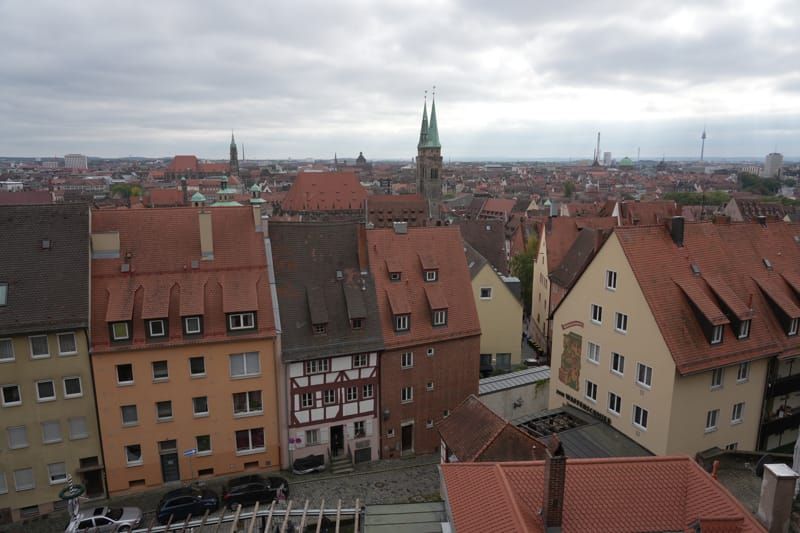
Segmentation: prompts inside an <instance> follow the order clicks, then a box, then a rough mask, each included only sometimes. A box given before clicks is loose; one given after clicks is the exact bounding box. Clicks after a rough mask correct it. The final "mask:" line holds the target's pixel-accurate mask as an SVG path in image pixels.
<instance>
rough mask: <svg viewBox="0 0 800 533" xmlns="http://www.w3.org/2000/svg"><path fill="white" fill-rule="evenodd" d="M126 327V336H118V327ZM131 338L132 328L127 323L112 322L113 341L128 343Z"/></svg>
mask: <svg viewBox="0 0 800 533" xmlns="http://www.w3.org/2000/svg"><path fill="white" fill-rule="evenodd" d="M119 325H123V326H125V335H124V336H122V335H117V326H119ZM130 338H131V328H130V326H128V323H127V322H124V321H123V322H112V323H111V339H112V340H115V341H126V340H128V339H130Z"/></svg>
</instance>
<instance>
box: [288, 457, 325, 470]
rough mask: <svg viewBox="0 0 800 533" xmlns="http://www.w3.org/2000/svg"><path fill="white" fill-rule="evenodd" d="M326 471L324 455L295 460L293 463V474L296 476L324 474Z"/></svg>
mask: <svg viewBox="0 0 800 533" xmlns="http://www.w3.org/2000/svg"><path fill="white" fill-rule="evenodd" d="M323 470H325V456H324V455H308V456H306V457H301V458H299V459H295V461H294V462H293V463H292V472H293V473H295V474H310V473H311V472H322V471H323Z"/></svg>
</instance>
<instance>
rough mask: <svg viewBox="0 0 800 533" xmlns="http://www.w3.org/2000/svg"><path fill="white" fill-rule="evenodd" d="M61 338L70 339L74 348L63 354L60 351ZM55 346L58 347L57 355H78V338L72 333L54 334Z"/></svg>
mask: <svg viewBox="0 0 800 533" xmlns="http://www.w3.org/2000/svg"><path fill="white" fill-rule="evenodd" d="M62 337H72V343H73V345H74V346H75V349H74V350H72V351H69V352H65V351H62V350H61V339H62ZM56 344H57V345H58V355H60V356H63V355H75V354H76V353H78V336H77V335H75V332H74V331H68V332H65V333H58V334H56Z"/></svg>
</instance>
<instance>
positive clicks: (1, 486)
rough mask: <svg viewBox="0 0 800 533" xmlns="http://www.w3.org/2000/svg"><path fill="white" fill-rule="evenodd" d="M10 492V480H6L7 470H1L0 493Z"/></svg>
mask: <svg viewBox="0 0 800 533" xmlns="http://www.w3.org/2000/svg"><path fill="white" fill-rule="evenodd" d="M7 493H8V482H7V481H6V474H5V472H0V494H7Z"/></svg>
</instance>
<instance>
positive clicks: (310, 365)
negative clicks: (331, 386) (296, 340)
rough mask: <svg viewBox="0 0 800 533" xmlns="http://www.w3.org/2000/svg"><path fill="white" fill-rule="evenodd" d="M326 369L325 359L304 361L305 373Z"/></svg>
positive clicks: (320, 371) (314, 372)
mask: <svg viewBox="0 0 800 533" xmlns="http://www.w3.org/2000/svg"><path fill="white" fill-rule="evenodd" d="M327 371H328V360H327V359H313V360H311V361H306V374H321V373H322V372H327Z"/></svg>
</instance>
